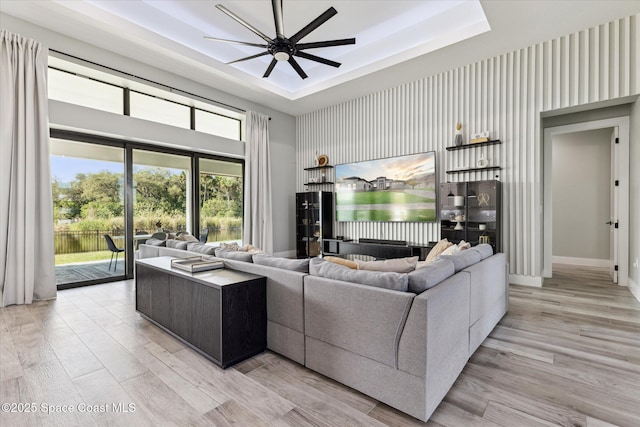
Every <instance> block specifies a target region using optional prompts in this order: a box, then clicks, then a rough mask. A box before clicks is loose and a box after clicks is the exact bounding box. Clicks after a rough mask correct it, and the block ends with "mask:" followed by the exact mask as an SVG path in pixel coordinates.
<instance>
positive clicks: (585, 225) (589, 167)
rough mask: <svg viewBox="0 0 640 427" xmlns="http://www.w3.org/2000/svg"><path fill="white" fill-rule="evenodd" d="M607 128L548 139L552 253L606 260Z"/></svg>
mask: <svg viewBox="0 0 640 427" xmlns="http://www.w3.org/2000/svg"><path fill="white" fill-rule="evenodd" d="M612 132H613V129H598V130H592V131H585V132H576V133H569V134H563V135H556V136H555V137H553V143H552V144H553V154H552V159H553V160H552V163H553V166H552V182H553V195H552V197H553V256H554V257H567V258H583V259H585V261H584V262H588V261H587V260H608V259H609V258H610V257H609V255H610V254H609V246H610V245H609V226H607V225H605V223H606V222H607V221H609V216H610V196H611V189H610V185H611V147H610V137H611V133H612ZM596 264H597V263H596Z"/></svg>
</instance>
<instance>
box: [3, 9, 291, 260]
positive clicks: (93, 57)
mask: <svg viewBox="0 0 640 427" xmlns="http://www.w3.org/2000/svg"><path fill="white" fill-rule="evenodd" d="M0 20H1V22H2V28H3V29H6V30H8V31H11V32H13V33H16V34H20V35H21V36H24V37H28V38H31V39H34V40H37V41H39V42H41V43H43V44H44V45H46V46H48V47H49V48H51V49H55V50H57V51H60V52H64V53H66V54H69V55H73V56H76V57H79V58H83V59H85V60H88V61H92V62H95V63H97V64H100V65H103V66H107V67H112V68H114V69H116V70H119V71H122V72H125V73H129V74H133V75H136V76H139V77H142V78H145V79H149V80H152V81H155V82H158V83H160V84H162V85H167V86H170V87H174V88H177V89H180V90H182V91H185V92H189V93H195V94H199V95H200V96H203V97H205V98H209V99H213V100H216V101H218V102H222V103H225V104H228V105H233V106H235V107H237V108H240V109H244V110H253V111H258V112H260V113H263V114H266V115H268V116H269V117H271V121H270V123H269V127H270V130H269V139H270V142H271V159H272V170H273V173H272V179H271V182H272V185H273V200H272V206H273V218H274V224H273V226H274V230H277V232H274V252H276V253H288V252H289V251H293V250H294V249H295V233H294V231H295V230H294V227H293V226H292V224H293V223H294V220H293V213H294V209H295V205H294V202H293V194H294V193H295V191H296V188H295V171H294V168H293V167H292V165H294V164H295V118H294V117H293V116H290V115H288V114H285V113H282V112H280V111H276V110H273V109H270V108H268V107H265V106H262V105H258V104H255V103H252V102H250V101H247V100H245V99H242V98H238V97H236V96H234V95H232V94H229V93H226V92H223V91H221V90H218V89H214V88H212V87H210V86H205V85H202V84H200V83H197V82H194V81H191V80H187V79H185V78H183V77H181V76H179V75H175V74H172V73H171V72H170V71H167V70H161V69H158V68H154V67H150V66H148V65H146V64H144V63H141V62H137V61H134V60H132V59H129V58H125V57H123V56H120V55H117V54H115V53H113V52H110V51H107V50H104V49H101V48H98V47H96V46H92V45H89V44H86V43H84V42H83V41H81V40H76V39H72V38H69V37H66V36H64V35H62V34H59V33H55V32H52V31H50V30H47V29H45V28H42V27H38V26H36V25H33V24H30V23H27V22H25V21H22V20H20V19H17V18H14V17H12V16H9V15H5V14H0ZM51 105H52V110H51V112H50V113H51V117H52V120H51V125H52V126H53V127H62V128H66V129H75V130H83V131H89V132H91V131H98V132H100V134H103V135H105V134H106V135H110V136H119V137H123V138H125V139H131V140H137V141H141V140H142V141H145V142H150V143H157V144H161V145H170V146H173V147H176V148H182V149H186V150H192V151H201V152H207V153H215V154H219V155H228V156H231V157H236V158H237V157H239V156H240V157H242V156H243V155H244V147H243V145H244V144H243V143H242V142H237V141H230V140H225V138H220V137H215V136H212V135H204V134H201V133H198V132H193V131H188V130H184V129H177V128H172V127H169V126H164V125H158V124H157V123H154V122H147V121H145V120H136V119H133V118H130V117H124V116H118V117H113V116H114V115H113V114H110V113H105V112H101V111H96V110H92V109H88V108H82V107H75V106H69V105H68V104H67V105H65V104H64V103H60V102H52V103H51ZM74 107H75V108H74ZM130 131H131V132H132V133H134V135H130V134H129V132H130Z"/></svg>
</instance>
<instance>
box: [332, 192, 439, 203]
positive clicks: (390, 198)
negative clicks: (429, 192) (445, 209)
mask: <svg viewBox="0 0 640 427" xmlns="http://www.w3.org/2000/svg"><path fill="white" fill-rule="evenodd" d="M336 200H337V202H338V204H339V205H374V204H376V205H396V204H405V203H433V202H435V201H436V200H435V199H432V198H430V197H422V196H418V195H416V194H409V193H404V192H402V191H359V192H354V193H341V192H338V193H337V197H336Z"/></svg>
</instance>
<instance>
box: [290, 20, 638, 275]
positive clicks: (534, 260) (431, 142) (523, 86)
mask: <svg viewBox="0 0 640 427" xmlns="http://www.w3.org/2000/svg"><path fill="white" fill-rule="evenodd" d="M637 21H638V15H634V16H630V17H626V18H623V19H620V20H617V21H613V22H610V23H607V24H602V25H599V26H597V27H594V28H590V29H586V30H583V31H579V32H577V33H574V34H570V35H567V36H564V37H560V38H557V39H554V40H550V41H547V42H544V43H540V44H537V45H534V46H529V47H526V48H522V49H520V50H517V51H514V52H509V53H505V54H503V55H500V56H496V57H494V58H489V59H486V60H483V61H480V62H477V63H474V64H469V65H466V66H464V67H460V68H457V69H454V70H450V71H447V72H444V73H441V74H437V75H433V76H429V77H425V78H424V79H421V80H418V81H415V82H412V83H409V84H405V85H401V86H398V87H395V88H392V89H389V90H384V91H381V92H377V93H373V94H371V95H367V96H364V97H362V98H359V99H355V100H352V101H348V102H345V103H343V104H339V105H335V106H332V107H328V108H325V109H322V110H319V111H315V112H312V113H309V114H304V115H301V116H299V117H297V153H296V155H297V163H298V169H299V171H298V176H297V191H304V189H305V188H304V186H303V183H304V182H305V179H306V178H305V174H304V171H302V168H304V167H308V166H311V165H312V164H313V159H314V156H315V151H316V150H317V151H318V152H319V153H321V154H327V155H328V156H329V160H330V164H333V165H335V164H339V163H348V162H354V161H361V160H370V159H376V158H381V157H389V156H397V155H403V154H412V153H417V152H423V151H431V150H435V151H436V152H437V155H436V157H437V168H438V172H437V173H438V177H439V181H440V182H446V181H447V180H450V181H466V180H479V179H491V178H493V177H494V176H495V175H496V174H494V173H493V172H486V171H483V172H474V173H462V174H458V175H446V174H445V170H449V169H455V168H456V167H458V166H464V165H468V166H474V165H475V164H476V162H477V160H478V158H479V157H480V155H481V152H484V154H485V155H486V157H488V158H489V159H490V162H491V163H490V164H491V165H496V164H497V165H500V166H502V167H503V169H502V170H501V171H498V173H497V175H498V177H499V179H500V180H501V181H502V182H503V206H504V216H503V218H504V219H503V221H504V222H503V227H504V237H503V239H504V240H503V250H504V251H505V253H507V254H508V258H509V264H510V270H511V273H512V274H518V275H526V276H539V275H540V272H541V268H542V260H541V258H540V254H541V249H540V248H541V244H542V242H541V219H540V215H541V213H540V212H539V207H540V206H541V201H542V197H541V196H542V157H541V155H542V148H541V142H542V141H541V139H542V138H541V123H540V120H541V119H540V113H541V112H543V111H549V110H554V109H559V108H566V107H574V106H577V105H581V104H586V103H591V102H598V101H605V100H610V99H614V98H619V97H624V96H629V95H634V94H637V93H638V89H639V86H640V83H639V81H640V77H639V74H640V70H639V69H638V68H639V64H638V58H639V57H640V55H639V52H638V50H639V49H640V44H639V43H638V40H637ZM457 121H461V122H462V123H463V126H464V128H463V130H464V137H465V138H469V135H470V134H471V133H473V132H476V131H482V130H489V131H490V132H491V136H492V138H497V139H501V140H502V142H503V144H502V145H496V146H492V147H484V148H471V149H469V150H459V151H452V152H447V151H445V147H446V146H448V145H451V144H452V143H453V137H454V133H455V124H456V122H457ZM332 178H333V177H332ZM325 189H326V190H330V189H331V188H330V187H329V186H327V187H326V188H325ZM335 234H336V235H345V236H349V237H352V238H359V237H377V238H387V239H402V240H408V241H410V242H413V243H426V242H428V241H435V240H438V239H439V229H438V225H437V223H433V224H418V223H359V222H346V223H337V226H336V232H335Z"/></svg>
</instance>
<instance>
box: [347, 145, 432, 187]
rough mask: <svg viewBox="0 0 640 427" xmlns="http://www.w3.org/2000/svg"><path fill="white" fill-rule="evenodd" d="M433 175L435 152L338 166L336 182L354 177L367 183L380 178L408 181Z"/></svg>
mask: <svg viewBox="0 0 640 427" xmlns="http://www.w3.org/2000/svg"><path fill="white" fill-rule="evenodd" d="M433 173H435V153H434V152H433V151H430V152H427V153H419V154H410V155H407V156H398V157H389V158H386V159H377V160H367V161H364V162H357V163H347V164H343V165H337V166H336V180H338V181H339V180H341V179H344V178H349V177H352V176H357V177H359V178H362V179H365V180H367V181H372V180H374V179H376V178H378V177H380V176H384V177H386V178H393V179H398V180H407V179H409V178H411V177H412V176H416V175H421V174H433Z"/></svg>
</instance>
